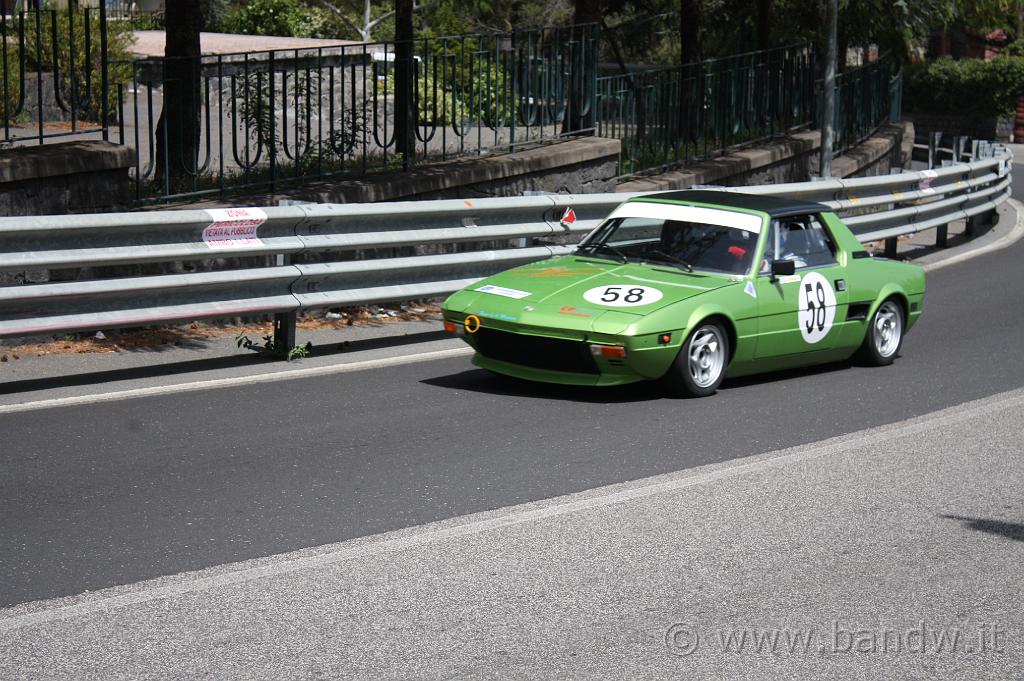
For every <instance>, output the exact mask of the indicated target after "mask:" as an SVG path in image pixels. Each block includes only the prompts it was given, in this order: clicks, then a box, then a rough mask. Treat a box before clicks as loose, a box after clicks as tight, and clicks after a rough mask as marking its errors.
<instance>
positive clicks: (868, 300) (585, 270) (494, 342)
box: [443, 190, 925, 397]
mask: <svg viewBox="0 0 1024 681" xmlns="http://www.w3.org/2000/svg"><path fill="white" fill-rule="evenodd" d="M924 290H925V285H924V271H923V270H922V269H921V268H920V267H918V266H916V265H911V264H908V263H903V262H897V261H894V260H887V259H884V258H878V257H872V256H871V255H870V254H869V253H868V252H867V251H865V250H864V247H863V246H861V244H860V243H859V242H858V241H857V239H856V238H855V237H854V236H853V234H852V233H851V232H850V230H849V229H848V228H847V227H846V226H845V225H844V224H843V223H842V221H841V220H840V219H839V218H838V217H836V215H835V214H834V213H832V212H831V211H830V210H829V208H827V207H826V206H823V205H821V204H816V203H808V202H804V201H799V200H791V199H786V198H777V197H767V196H755V195H750V194H741V193H733V192H723V191H706V190H692V191H679V192H667V193H661V194H653V195H648V196H640V197H635V198H632V199H630V200H629V201H626V202H625V203H623V204H622V205H620V206H619V207H618V208H616V209H615V210H614V211H613V212H612V214H611V215H609V216H608V218H607V219H606V220H605V221H604V222H602V223H601V224H600V225H599V226H598V227H597V228H596V229H595V230H594V231H592V232H591V233H590V234H588V235H587V236H586V237H585V238H584V239H583V240H582V241H581V242H580V244H579V246H578V247H577V248H576V249H575V251H574V252H573V253H572V254H570V255H565V256H561V257H557V258H552V259H548V260H544V261H541V262H536V263H532V264H529V265H523V266H521V267H516V268H514V269H511V270H508V271H506V272H502V273H500V274H496V275H494V276H491V277H488V278H486V279H484V280H482V281H479V282H477V283H475V284H472V285H471V286H468V287H466V288H464V289H462V290H461V291H457V292H456V293H454V294H452V295H451V296H450V297H449V298H448V300H447V301H445V303H444V307H443V312H444V320H445V328H446V329H448V330H449V331H451V332H452V333H456V334H458V335H460V336H461V337H462V338H463V339H464V340H465V341H466V342H468V343H469V344H470V345H471V346H473V348H474V349H475V350H476V355H475V357H474V359H473V362H474V363H475V364H476V365H477V366H480V367H483V368H485V369H489V370H491V371H494V372H497V373H500V374H506V375H509V376H515V377H519V378H525V379H531V380H535V381H547V382H552V383H568V384H577V385H618V384H622V383H631V382H634V381H642V380H654V379H661V380H663V381H664V382H665V383H666V384H667V385H668V387H669V389H670V390H671V391H672V392H674V393H677V394H681V395H689V396H695V397H700V396H705V395H710V394H712V393H714V392H715V390H716V389H717V388H718V386H719V385H720V384H721V382H722V380H723V379H724V378H725V376H726V375H728V376H730V377H736V376H743V375H747V374H753V373H760V372H765V371H776V370H780V369H788V368H792V367H799V366H807V365H812V364H822V363H826V362H834V361H838V360H844V359H847V358H849V357H851V356H852V355H854V354H857V355H858V357H859V358H860V359H861V360H862V361H863V362H865V363H867V364H871V365H876V366H879V365H885V364H890V363H891V362H892V361H893V360H894V359H895V358H896V356H897V355H898V354H899V351H900V347H901V345H902V342H903V336H904V334H905V333H906V332H907V331H908V330H909V329H910V327H912V326H913V325H914V323H915V322H916V321H917V319H918V317H920V315H921V310H922V305H923V303H924Z"/></svg>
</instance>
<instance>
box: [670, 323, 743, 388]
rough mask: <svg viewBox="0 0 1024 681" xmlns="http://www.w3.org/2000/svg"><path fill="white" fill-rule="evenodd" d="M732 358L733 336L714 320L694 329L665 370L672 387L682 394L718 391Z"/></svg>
mask: <svg viewBox="0 0 1024 681" xmlns="http://www.w3.org/2000/svg"><path fill="white" fill-rule="evenodd" d="M728 359H729V337H728V336H727V335H726V334H725V330H724V329H723V328H722V327H721V326H719V325H718V324H714V323H704V324H701V325H700V326H698V327H697V328H696V329H694V331H693V333H691V334H690V335H689V336H688V337H687V338H686V342H684V343H683V346H682V347H681V348H679V355H677V356H676V361H675V362H673V363H672V366H671V367H670V368H669V370H668V373H666V374H665V379H664V380H665V384H666V385H667V386H668V389H669V390H670V391H671V392H672V393H673V394H676V395H680V396H682V397H707V396H708V395H714V394H715V392H716V391H717V390H718V386H719V385H721V383H722V379H724V378H725V365H726V364H727V362H728Z"/></svg>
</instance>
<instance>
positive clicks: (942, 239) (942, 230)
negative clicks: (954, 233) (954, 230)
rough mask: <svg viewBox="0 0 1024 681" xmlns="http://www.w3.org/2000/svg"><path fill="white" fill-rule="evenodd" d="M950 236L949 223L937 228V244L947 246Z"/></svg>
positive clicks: (941, 246) (942, 246) (940, 246)
mask: <svg viewBox="0 0 1024 681" xmlns="http://www.w3.org/2000/svg"><path fill="white" fill-rule="evenodd" d="M948 236H949V225H942V226H941V227H937V228H936V229H935V245H936V246H938V247H939V248H945V247H946V245H947V243H946V241H947V238H948Z"/></svg>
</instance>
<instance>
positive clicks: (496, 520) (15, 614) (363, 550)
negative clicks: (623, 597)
mask: <svg viewBox="0 0 1024 681" xmlns="http://www.w3.org/2000/svg"><path fill="white" fill-rule="evenodd" d="M1021 404H1024V390H1020V389H1018V390H1013V391H1010V392H1005V393H1001V394H999V395H994V396H991V397H987V398H983V399H980V400H976V401H973V402H968V403H965V404H961V405H958V406H955V407H950V408H947V409H943V410H941V411H937V412H933V413H931V414H927V415H925V416H918V417H915V418H912V419H908V420H906V421H901V422H898V423H894V424H891V425H888V426H883V427H880V428H871V429H867V430H862V431H860V432H857V433H852V434H849V435H841V436H839V437H835V438H831V439H829V440H824V441H821V442H817V443H813V444H809V445H802V446H799V447H793V448H790V449H784V450H779V451H776V452H768V453H765V454H761V455H758V456H755V457H750V458H746V459H738V460H734V461H729V462H725V463H721V464H711V465H708V466H701V467H699V468H694V469H690V470H686V471H679V472H676V473H669V474H666V475H659V476H655V477H651V478H645V479H642V480H636V481H632V482H628V483H622V484H617V485H609V486H606V487H599V488H596V489H593V490H588V491H585V492H578V493H575V494H568V495H565V496H561V497H555V498H552V499H547V500H544V501H539V502H533V503H529V504H522V505H519V506H511V507H507V508H504V509H498V510H496V511H486V512H482V513H476V514H472V515H468V516H463V517H461V518H454V519H450V520H444V521H440V522H436V523H431V524H428V525H421V526H419V527H413V528H406V529H403V530H396V531H394V532H388V533H384V534H380V535H376V536H372V537H364V538H360V539H353V540H349V541H345V542H340V543H337V544H330V545H326V546H321V547H317V548H313V549H302V550H299V551H293V552H290V553H283V554H278V555H276V556H270V557H267V558H256V559H252V560H248V561H243V562H239V563H233V564H228V565H221V566H217V567H213V568H207V569H204V570H198V571H195V572H184V573H181V574H178V575H174V576H170V577H162V578H158V579H153V580H148V581H144V582H138V583H136V584H132V585H126V586H118V587H111V588H108V589H103V590H101V591H96V592H91V593H85V594H82V595H80V596H72V597H67V598H58V599H53V600H49V601H37V602H34V603H26V604H22V605H18V606H14V607H12V608H9V609H7V610H3V611H0V633H6V632H9V631H13V630H17V629H22V628H25V627H31V626H35V625H39V624H45V623H47V622H54V621H61V620H68V619H72V618H75V617H86V616H89V615H93V614H102V613H107V612H110V611H112V610H116V609H118V608H124V607H128V606H132V605H138V604H142V603H148V602H152V601H157V600H161V599H166V598H173V597H175V596H178V595H184V594H188V593H194V592H199V591H208V590H211V589H217V588H221V587H226V586H231V585H235V584H241V583H245V582H250V581H253V580H258V579H266V578H271V577H277V576H280V575H286V574H290V573H295V572H299V571H302V570H310V569H315V568H317V567H320V566H323V565H332V564H336V563H341V562H344V561H348V560H353V559H356V558H366V557H373V556H377V555H383V554H387V553H391V552H394V551H404V550H408V549H412V548H416V547H419V546H424V545H427V544H431V543H434V542H439V541H445V540H449V539H455V538H459V537H467V536H472V535H475V534H480V533H483V532H489V531H493V530H497V529H501V528H504V527H510V526H514V525H519V524H523V523H530V522H537V521H542V520H545V519H548V518H555V517H559V516H564V515H568V514H572V513H578V512H581V511H587V510H591V509H594V508H600V507H607V506H611V505H614V504H619V503H623V502H628V501H632V500H637V499H643V498H647V497H652V496H655V495H659V494H665V493H669V492H676V491H679V490H682V489H686V488H688V487H694V486H697V485H704V484H709V483H715V482H723V481H727V480H729V479H731V478H736V477H738V476H742V475H747V474H751V473H759V472H762V471H765V470H769V469H775V468H779V467H784V466H787V465H792V464H799V463H804V462H807V461H810V460H813V459H816V458H822V457H825V456H829V455H835V454H841V453H843V452H845V451H849V450H850V449H855V448H858V447H863V446H864V445H876V446H877V445H880V444H883V443H886V442H889V441H891V440H895V439H898V438H903V437H909V436H913V435H916V434H918V433H922V432H926V431H928V430H931V429H932V428H934V427H935V426H936V425H939V424H941V425H942V426H943V427H948V426H949V425H951V424H956V423H960V422H962V421H965V420H970V419H974V418H978V417H979V416H982V415H987V414H992V413H995V412H999V411H1002V410H1004V409H1010V408H1014V407H1017V406H1019V405H1021Z"/></svg>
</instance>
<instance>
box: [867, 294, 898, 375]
mask: <svg viewBox="0 0 1024 681" xmlns="http://www.w3.org/2000/svg"><path fill="white" fill-rule="evenodd" d="M905 328H906V318H905V315H904V313H903V306H902V305H900V303H899V301H898V300H896V299H895V298H886V299H885V300H884V301H882V304H881V305H879V306H878V309H877V310H875V314H873V315H872V316H871V322H870V323H869V324H868V329H867V332H866V333H865V334H864V342H863V343H862V344H861V346H860V349H859V350H858V351H857V355H856V359H857V360H858V361H859V362H860V363H861V364H864V365H866V366H872V367H882V366H887V365H889V364H892V363H893V360H895V359H896V357H897V356H898V355H899V354H900V348H902V347H903V335H904V334H903V331H904V329H905Z"/></svg>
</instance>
